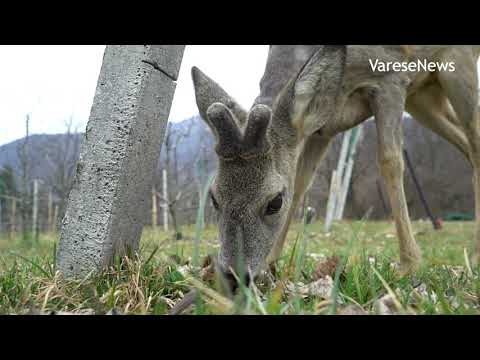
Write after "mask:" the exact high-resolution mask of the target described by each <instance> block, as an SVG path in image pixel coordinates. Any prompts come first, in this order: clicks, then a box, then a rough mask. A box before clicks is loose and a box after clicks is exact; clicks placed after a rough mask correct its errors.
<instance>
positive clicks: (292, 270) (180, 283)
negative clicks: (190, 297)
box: [0, 221, 480, 314]
mask: <svg viewBox="0 0 480 360" xmlns="http://www.w3.org/2000/svg"><path fill="white" fill-rule="evenodd" d="M473 225H474V224H473V222H450V223H445V224H444V228H443V229H442V230H441V231H434V230H433V229H432V226H431V224H430V223H428V222H422V221H418V222H414V230H415V235H416V239H417V241H418V243H419V244H420V246H421V248H422V251H423V256H424V263H423V266H422V268H421V269H420V270H419V271H418V272H417V273H416V274H415V275H413V276H408V277H401V276H400V275H399V274H398V272H397V271H396V269H397V261H398V242H397V239H396V234H395V229H394V227H393V224H392V223H391V222H360V221H354V222H342V223H339V224H334V226H333V228H332V231H331V232H330V233H324V231H323V224H322V223H321V222H318V223H314V224H311V225H308V226H307V227H304V226H303V225H302V224H295V225H294V226H293V227H292V228H291V230H290V232H289V236H288V237H289V241H288V243H287V247H286V249H285V250H284V256H283V257H282V259H281V260H280V261H279V262H278V263H277V265H276V271H275V273H274V274H271V273H270V274H267V275H264V276H262V277H261V278H260V279H259V281H257V285H256V286H254V287H251V288H245V287H243V286H242V287H241V288H240V289H239V292H238V294H237V295H236V296H234V297H229V296H228V295H227V294H225V293H224V292H223V291H222V290H221V289H222V288H221V286H220V285H219V283H218V281H216V280H218V279H216V278H215V276H213V275H212V274H211V273H209V272H208V268H204V269H203V270H200V269H199V268H200V266H199V268H196V267H195V266H193V265H194V264H193V263H194V261H193V260H195V259H193V258H194V243H195V242H194V237H195V228H194V226H192V227H184V229H183V232H184V240H180V241H175V240H172V239H171V238H170V237H171V236H169V234H166V233H164V232H161V231H155V232H154V231H152V230H151V229H148V228H147V229H145V230H144V234H143V238H142V242H141V244H142V245H141V251H140V255H139V256H138V257H136V258H133V259H130V260H129V259H116V261H115V264H114V265H113V266H112V267H111V268H110V269H108V270H106V271H104V272H103V273H102V274H99V275H96V276H92V277H89V278H87V279H84V280H83V281H66V280H64V279H62V278H61V276H60V274H59V273H58V272H56V271H55V267H54V263H55V261H54V252H55V251H54V250H55V241H56V236H53V235H45V234H44V235H42V236H41V237H40V240H39V242H38V243H37V244H33V245H31V244H25V243H23V242H22V241H21V240H20V239H15V240H9V239H6V238H0V313H2V314H5V313H8V314H12V313H17V314H18V313H28V312H30V313H39V312H41V313H45V312H47V313H48V312H52V311H55V312H58V313H62V312H70V313H96V314H105V313H107V312H109V311H111V310H112V309H114V310H115V311H117V312H119V313H122V314H166V313H167V312H168V311H169V310H170V309H171V308H172V307H173V306H174V304H176V303H178V302H179V301H180V300H181V299H183V298H184V296H185V294H187V293H188V292H189V290H190V289H193V288H195V289H197V293H198V296H197V298H196V301H195V303H194V305H192V306H190V307H189V308H187V309H186V311H185V313H187V314H335V313H336V314H352V313H353V314H389V313H400V314H479V313H480V304H479V296H480V280H479V277H478V269H471V267H470V265H469V263H468V261H466V258H467V257H468V256H467V257H466V256H465V254H467V255H468V254H469V253H470V249H471V239H472V236H473ZM215 236H216V229H215V228H213V227H208V228H207V229H205V230H204V231H203V232H202V233H201V241H200V247H199V258H198V259H199V262H198V264H199V265H201V259H202V258H204V257H205V256H206V255H207V254H212V253H215V252H216V251H218V243H217V242H216V240H215ZM196 269H197V270H199V271H200V275H199V276H197V275H195V274H196V272H195V270H196ZM202 274H203V275H202ZM209 274H210V275H209Z"/></svg>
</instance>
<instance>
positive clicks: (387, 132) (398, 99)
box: [370, 79, 421, 274]
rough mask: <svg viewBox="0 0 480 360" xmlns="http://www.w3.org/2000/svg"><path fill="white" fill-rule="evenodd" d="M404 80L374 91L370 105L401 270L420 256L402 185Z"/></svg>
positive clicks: (415, 265)
mask: <svg viewBox="0 0 480 360" xmlns="http://www.w3.org/2000/svg"><path fill="white" fill-rule="evenodd" d="M404 104H405V84H402V81H400V80H399V79H393V81H389V82H388V83H387V84H386V85H385V86H382V87H381V88H378V89H376V90H375V91H372V92H371V96H370V106H371V108H372V111H373V113H374V116H375V121H376V126H377V137H378V164H379V167H380V172H381V175H382V177H383V180H384V182H385V186H386V189H387V192H388V197H389V200H390V206H391V208H392V212H393V217H394V220H395V226H396V229H397V235H398V238H399V242H400V265H401V266H400V271H401V273H402V274H407V273H410V272H413V271H415V270H416V269H417V268H418V266H419V264H420V260H421V255H420V249H419V247H418V245H417V244H416V242H415V238H414V236H413V231H412V224H411V222H410V216H409V213H408V207H407V201H406V198H405V191H404V187H403V172H404V163H403V154H402V145H403V134H402V116H403V110H404Z"/></svg>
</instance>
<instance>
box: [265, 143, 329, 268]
mask: <svg viewBox="0 0 480 360" xmlns="http://www.w3.org/2000/svg"><path fill="white" fill-rule="evenodd" d="M330 142H331V139H330V138H323V137H321V136H320V135H315V134H314V135H312V136H311V137H310V139H308V140H307V143H306V144H305V148H304V151H303V154H302V155H301V157H300V159H299V161H298V165H297V174H296V179H295V192H294V196H293V200H292V205H291V207H290V212H289V213H288V218H287V222H286V223H285V225H284V227H283V230H282V233H281V235H280V237H279V238H278V240H277V241H276V242H275V244H274V245H273V249H272V251H271V252H270V256H269V258H268V260H267V262H273V261H276V260H278V259H279V258H280V255H281V253H282V249H283V245H284V244H285V240H286V238H287V233H288V229H289V227H290V223H291V222H292V219H293V215H294V214H295V212H296V211H297V209H298V206H299V205H300V203H301V202H302V199H303V196H304V195H305V192H306V191H307V190H308V188H309V187H310V185H311V183H312V180H313V177H314V175H315V172H316V170H317V168H318V165H319V163H320V160H321V159H322V157H323V155H324V154H325V152H326V150H327V149H328V146H329V145H330Z"/></svg>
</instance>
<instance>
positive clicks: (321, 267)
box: [312, 256, 340, 280]
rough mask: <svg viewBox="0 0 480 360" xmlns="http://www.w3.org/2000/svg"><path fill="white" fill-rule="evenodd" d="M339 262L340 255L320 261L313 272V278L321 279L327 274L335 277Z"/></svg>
mask: <svg viewBox="0 0 480 360" xmlns="http://www.w3.org/2000/svg"><path fill="white" fill-rule="evenodd" d="M339 262H340V258H339V257H338V256H330V257H328V258H327V259H326V260H325V261H322V262H320V263H319V264H318V265H317V268H316V269H315V271H314V272H313V276H312V278H313V280H319V279H322V278H324V277H326V276H330V277H331V278H333V277H335V271H336V270H337V266H338V263H339Z"/></svg>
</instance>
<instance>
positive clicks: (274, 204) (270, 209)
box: [265, 193, 283, 215]
mask: <svg viewBox="0 0 480 360" xmlns="http://www.w3.org/2000/svg"><path fill="white" fill-rule="evenodd" d="M282 204H283V194H282V193H279V194H278V195H277V196H275V198H274V199H273V200H271V201H270V202H269V203H268V206H267V209H266V210H265V215H273V214H276V213H277V212H279V211H280V209H281V208H282Z"/></svg>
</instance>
